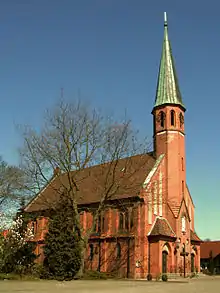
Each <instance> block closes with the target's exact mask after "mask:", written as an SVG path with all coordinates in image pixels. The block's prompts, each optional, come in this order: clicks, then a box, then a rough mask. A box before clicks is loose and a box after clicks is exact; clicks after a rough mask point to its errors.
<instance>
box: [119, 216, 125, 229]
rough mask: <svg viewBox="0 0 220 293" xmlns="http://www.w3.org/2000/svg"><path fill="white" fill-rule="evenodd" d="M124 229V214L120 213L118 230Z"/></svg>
mask: <svg viewBox="0 0 220 293" xmlns="http://www.w3.org/2000/svg"><path fill="white" fill-rule="evenodd" d="M123 227H124V214H123V213H122V212H120V215H119V230H123Z"/></svg>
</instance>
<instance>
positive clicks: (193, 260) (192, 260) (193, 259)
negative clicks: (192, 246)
mask: <svg viewBox="0 0 220 293" xmlns="http://www.w3.org/2000/svg"><path fill="white" fill-rule="evenodd" d="M194 271H195V255H194V254H191V272H192V273H194Z"/></svg>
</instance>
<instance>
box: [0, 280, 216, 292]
mask: <svg viewBox="0 0 220 293" xmlns="http://www.w3.org/2000/svg"><path fill="white" fill-rule="evenodd" d="M14 292H20V293H27V292H31V293H56V292H61V293H66V292H68V293H70V292H71V293H78V292H80V293H99V292H100V293H101V292H102V293H111V292H118V293H133V292H137V293H174V292H175V293H183V292H184V293H185V292H187V293H196V292H200V293H215V292H220V277H201V278H195V279H182V280H180V279H178V280H172V281H171V280H170V281H168V282H156V281H151V282H148V281H137V280H106V281H105V280H92V281H79V280H78V281H70V282H56V281H43V280H42V281H0V293H14Z"/></svg>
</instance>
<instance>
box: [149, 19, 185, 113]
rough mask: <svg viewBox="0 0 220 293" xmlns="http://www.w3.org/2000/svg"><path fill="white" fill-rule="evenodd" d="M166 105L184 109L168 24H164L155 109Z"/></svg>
mask: <svg viewBox="0 0 220 293" xmlns="http://www.w3.org/2000/svg"><path fill="white" fill-rule="evenodd" d="M164 104H178V105H181V106H182V107H183V108H184V105H183V102H182V97H181V93H180V89H179V85H178V79H177V74H176V69H175V65H174V59H173V55H172V50H171V45H170V42H169V38H168V28H167V22H165V23H164V41H163V49H162V56H161V60H160V69H159V76H158V81H157V92H156V98H155V104H154V107H157V106H160V105H164Z"/></svg>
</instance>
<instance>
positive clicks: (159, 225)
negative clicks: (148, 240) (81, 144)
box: [148, 217, 176, 237]
mask: <svg viewBox="0 0 220 293" xmlns="http://www.w3.org/2000/svg"><path fill="white" fill-rule="evenodd" d="M148 236H168V237H176V234H175V233H174V231H173V229H172V228H171V226H170V224H169V222H168V221H167V220H166V219H165V218H161V217H158V218H156V220H155V222H154V225H153V227H152V229H151V231H150V233H149V234H148Z"/></svg>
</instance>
